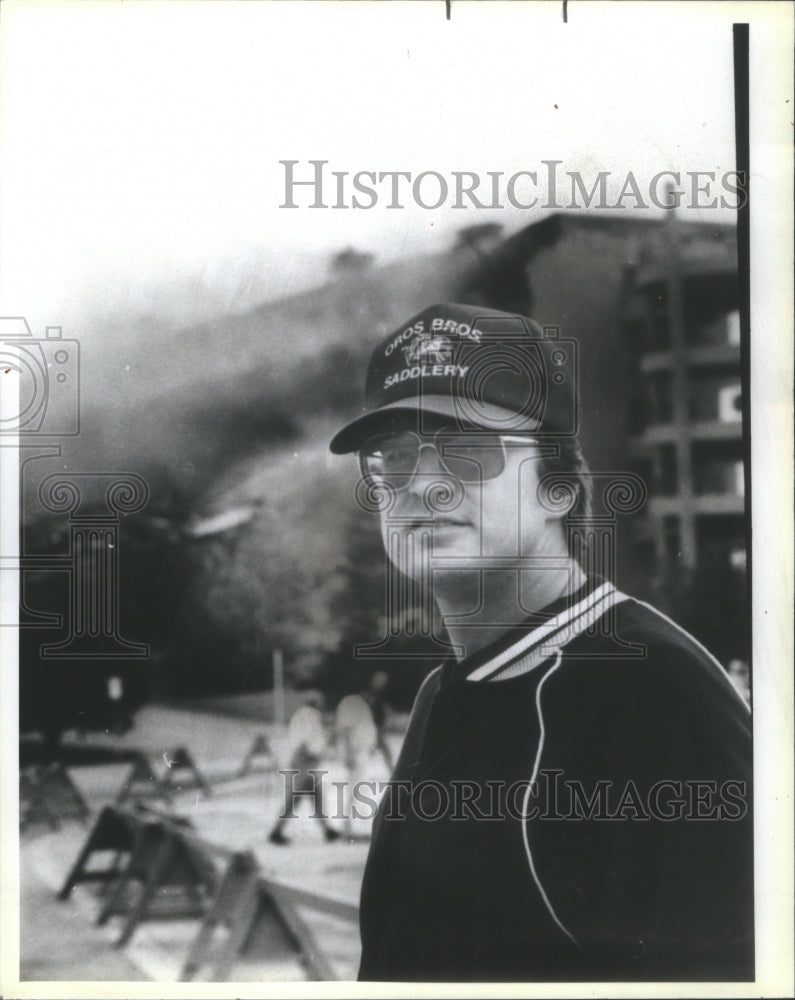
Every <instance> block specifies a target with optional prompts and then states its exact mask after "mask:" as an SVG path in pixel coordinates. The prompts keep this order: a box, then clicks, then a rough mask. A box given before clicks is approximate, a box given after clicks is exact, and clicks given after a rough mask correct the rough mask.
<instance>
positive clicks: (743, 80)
mask: <svg viewBox="0 0 795 1000" xmlns="http://www.w3.org/2000/svg"><path fill="white" fill-rule="evenodd" d="M732 32H733V36H734V141H735V148H736V154H735V155H736V160H737V168H736V169H737V172H738V173H739V174H740V178H741V193H744V195H745V197H744V198H742V200H741V204H740V205H739V207H738V209H737V272H738V285H739V288H738V292H739V306H740V378H741V380H742V406H743V410H742V412H743V462H744V466H745V551H746V608H747V615H748V626H749V641H750V643H751V650H750V652H749V662H750V670H749V673H750V677H749V683H750V685H751V691H752V692H753V677H754V672H753V633H754V623H753V616H752V608H753V603H752V598H753V545H752V542H753V536H752V526H751V510H752V503H753V496H752V488H753V487H752V483H751V215H750V212H751V207H750V206H751V173H750V170H751V152H750V139H749V85H750V84H749V78H748V51H749V32H748V25H747V24H735V25H733V26H732Z"/></svg>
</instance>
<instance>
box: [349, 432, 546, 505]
mask: <svg viewBox="0 0 795 1000" xmlns="http://www.w3.org/2000/svg"><path fill="white" fill-rule="evenodd" d="M401 434H410V435H411V436H412V437H413V438H415V439H416V441H417V442H418V444H417V457H416V461H415V463H414V468H413V469H412V470H411V472H396V473H392V476H399V477H401V478H404V477H405V483H403V484H402V485H400V486H396V485H394V483H393V482H390V483H389V486H390V488H391V489H393V490H395V491H396V492H402V491H403V490H407V489H408V488H409V486H410V485H411V483H412V482H413V480H414V479H415V477H416V476H417V469H418V468H419V464H420V455H421V453H422V449H423V448H431V449H432V450H433V451H434V453H435V455H436V461H437V462H438V463H439V465H440V467H441V468H442V470H443V472H444V474H445V475H447V476H451V477H452V478H453V479H455V480H457V481H458V482H459V483H462V484H464V485H468V486H470V485H474V484H476V483H484V482H489V481H490V480H492V479H496V478H497V477H498V476H501V475H502V474H503V472H504V471H505V466H506V463H507V460H508V451H507V446H508V445H510V444H511V443H513V444H514V445H515V446H517V447H518V446H527V445H538V444H540V443H541V442H540V441H539V440H538V438H535V437H530V436H529V435H520V434H502V433H500V432H499V431H485V430H484V431H483V433H482V434H477V433H472V432H466V431H456V430H455V429H451V428H449V427H440V428H439V430H437V431H434V433H433V434H432V435H427V434H420V433H418V432H417V431H413V430H402V431H392V432H391V433H390V432H386V433H384V434H375V435H373V437H371V438H368V440H367V441H365V442H364V444H363V445H362V447H361V448H359V449H358V452H357V455H358V459H359V471H360V472H361V474H362V478H363V479H365V480H367V479H369V480H372V481H374V482H377V483H379V484H381V483H384V482H386V481H387V479H388V478H389V477H388V476H385V475H383V474H379V473H375V472H370V471H369V470H368V469H367V468H366V467H365V449H366V447H367V445H368V444H369V443H370V442H371V441H377V440H379V439H383V438H390V437H397V436H398V435H401ZM445 434H448V435H450V436H452V435H456V434H457V435H463V434H467V435H470V434H471V438H472V444H473V445H474V446H475V447H476V448H477V441H478V438H480V440H481V441H483V440H484V439H485V438H487V437H488V438H491V437H494V438H496V439H497V441H498V442H499V445H500V449H501V451H502V468H501V469H499V471H497V472H495V473H494V474H493V475H490V476H483V475H482V471H483V469H482V466H481V467H480V471H481V475H479V476H478V477H477V479H462V478H461V477H460V476H457V475H456V474H455V473H454V472H451V471H450V469H448V468H447V465H446V464H445V460H444V456H443V455H442V453H441V452H440V451H439V448H438V445H437V438H438V437H439V436H440V435H442V436H444V435H445ZM427 437H430V438H431V440H429V441H423V440H422V439H423V438H427ZM481 447H482V448H483V449H484V450H485V449H486V448H491V447H493V443H492V441H491V440H489V441H488V443H483V444H482V445H481ZM472 461H474V460H472Z"/></svg>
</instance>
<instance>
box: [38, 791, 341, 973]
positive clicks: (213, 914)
mask: <svg viewBox="0 0 795 1000" xmlns="http://www.w3.org/2000/svg"><path fill="white" fill-rule="evenodd" d="M99 854H103V855H107V854H110V855H112V858H111V860H110V863H109V864H105V865H104V867H92V866H91V861H92V858H94V860H96V858H95V856H96V855H99ZM84 882H100V883H102V885H103V887H104V892H103V894H102V897H101V899H102V902H101V906H100V910H99V913H98V915H97V923H98V924H104V923H105V922H106V921H108V920H109V919H110V918H111V917H113V916H122V917H124V923H123V925H122V929H121V932H120V934H119V937H118V938H117V940H116V942H115V943H116V946H117V947H121V946H122V945H124V944H126V943H127V942H128V941H129V940H130V938H131V937H132V936H133V934H134V932H135V929H136V927H137V926H138V924H139V923H140V922H141V921H143V920H150V919H163V918H168V917H183V918H184V917H190V916H192V917H197V918H201V924H200V926H199V930H198V933H197V935H196V937H195V939H194V941H193V943H192V945H191V947H190V950H189V952H188V955H187V957H186V959H185V962H184V964H183V966H182V971H181V974H180V979H181V981H183V982H189V981H193V980H196V979H197V978H199V977H198V973H199V972H201V971H202V970H204V969H208V970H209V981H211V982H224V981H227V980H228V979H229V978H230V973H231V972H232V970H233V967H234V964H235V962H236V961H237V960H238V959H240V958H244V957H246V956H248V957H255V956H262V955H264V956H267V957H270V958H277V957H284V955H285V954H288V955H293V956H294V957H296V958H298V959H299V960H300V961H301V962H302V964H303V965H304V967H305V969H306V971H307V974H308V975H309V977H310V978H312V979H319V980H333V979H335V978H336V976H335V973H334V969H333V968H332V965H331V963H330V962H329V960H328V959H327V958H326V956H325V955H324V953H323V949H322V948H321V946H320V944H319V943H318V941H317V938H316V935H315V933H314V932H313V930H312V928H311V927H310V926H309V924H308V923H307V921H306V920H305V919H304V917H303V916H302V915H301V913H300V912H299V911H300V910H301V909H302V908H309V909H313V910H315V911H317V912H322V913H326V914H329V915H331V916H333V917H337V918H342V919H344V920H347V921H350V922H351V923H353V924H354V925H356V924H357V923H358V919H359V910H358V906H356V905H355V904H353V903H349V902H347V901H345V900H339V899H334V898H331V897H328V896H323V895H319V894H317V893H314V892H309V891H307V890H305V889H301V888H298V887H297V886H291V885H287V884H285V883H282V882H279V881H277V880H274V879H271V878H267V877H265V876H263V874H262V873H261V871H260V869H259V866H258V864H257V861H256V859H255V858H254V856H253V854H251V853H250V852H241V851H230V850H228V849H226V848H223V847H219V846H217V845H214V844H210V843H207V842H206V841H204V840H201V839H200V838H199V837H197V836H196V834H195V832H194V830H193V827H192V824H191V823H190V821H189V820H186V819H182V818H180V817H178V816H171V815H166V814H162V813H159V812H157V811H156V810H153V809H151V808H148V807H146V808H144V807H141V806H139V807H138V808H137V809H135V810H131V809H121V808H119V807H118V806H105V808H104V809H103V810H102V812H101V813H100V815H99V817H98V819H97V821H96V823H95V825H94V828H93V830H92V831H91V833H90V834H89V836H88V839H87V841H86V843H85V844H84V846H83V848H82V849H81V851H80V853H79V854H78V856H77V859H76V860H75V862H74V864H73V865H72V868H71V870H70V872H69V874H68V875H67V877H66V880H65V881H64V884H63V886H62V888H61V890H60V892H59V893H58V898H59V899H60V900H65V899H68V898H69V896H70V894H71V893H72V891H73V889H74V888H75V887H76V886H77V885H80V884H81V883H84ZM219 932H220V933H219Z"/></svg>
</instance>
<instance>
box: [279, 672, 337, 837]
mask: <svg viewBox="0 0 795 1000" xmlns="http://www.w3.org/2000/svg"><path fill="white" fill-rule="evenodd" d="M324 707H325V702H324V699H323V696H322V694H320V692H319V691H311V692H309V693H308V694H307V695H306V696H305V698H304V702H303V704H302V705H301V707H300V708H298V709H297V711H296V712H295V713H294V714H293V716H292V718H291V719H290V722H289V724H288V727H287V745H288V748H289V767H288V768H287V769H286V770H285V771H282V776H283V778H284V783H285V784H284V805H283V807H282V811H281V812H280V814H279V817H278V819H277V820H276V823H275V825H274V827H273V829H272V830H271V832H270V834H269V836H268V840H269V841H270V842H271V843H272V844H280V845H284V844H288V843H289V840H288V838H287V837H285V835H284V827H285V824H286V823H287V821H288V820H290V819H294V818H295V805H296V799H298V798H308V799H309V800H310V802H311V805H312V813H311V816H312V818H313V819H317V820H318V822H319V823H320V825H321V826H322V828H323V835H324V837H325V839H326V840H327V841H333V840H337V839H338V838H339V836H340V834H339V832H338V831H337V830H335V829H334V827H332V826H331V825H330V824H329V822H328V819H327V817H326V815H325V812H324V811H323V781H322V774H321V773H320V772H319V770H318V769H319V767H320V763H321V761H322V759H323V755H324V754H325V752H326V750H327V747H328V737H327V735H326V729H325V724H324V721H323V709H324Z"/></svg>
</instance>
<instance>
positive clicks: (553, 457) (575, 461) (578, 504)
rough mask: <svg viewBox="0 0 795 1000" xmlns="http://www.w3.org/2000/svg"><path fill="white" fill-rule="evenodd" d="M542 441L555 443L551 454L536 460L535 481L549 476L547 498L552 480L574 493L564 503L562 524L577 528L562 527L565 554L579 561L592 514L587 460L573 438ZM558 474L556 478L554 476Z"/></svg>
mask: <svg viewBox="0 0 795 1000" xmlns="http://www.w3.org/2000/svg"><path fill="white" fill-rule="evenodd" d="M542 441H543V443H544V444H554V445H555V446H556V452H555V454H545V455H542V456H541V458H540V460H539V469H538V478H539V480H540V481H541V482H542V483H543V480H544V479H545V477H550V479H549V482H548V495H549V496H550V497H551V498H552V497H554V496H555V493H556V490H555V483H556V480H557V482H558V483H559V484H560V486H561V487H562V488H563V490H564V491H565V492H568V491H569V490H571V491H573V492H574V493H575V494H576V496H575V498H574V501H573V502H570V501H569V500H568V499H567V500H566V502H565V507H564V510H565V517H564V522H563V523H564V529H565V528H566V527H567V525H568V522H569V521H572V522H574V521H576V523H577V526H578V527H579V528H580V529H581V530H580V531H577V532H572V531H568V530H566V544H567V545H568V549H569V555H570V556H572V558H574V559H577V560H578V561H579V560H581V558H582V556H583V551H582V549H583V544H584V540H585V539H586V538H587V527H588V523H589V522H590V520H591V516H592V513H593V508H592V502H591V498H592V493H593V484H592V482H591V470H590V468H589V467H588V462H587V461H586V460H585V456H584V455H583V453H582V448H581V447H580V442H579V441H578V440H577V438H575V437H554V438H547V437H544V438H543V439H542ZM545 450H546V449H545ZM558 476H559V477H560V479H557V477H558ZM564 484H565V485H564Z"/></svg>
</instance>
